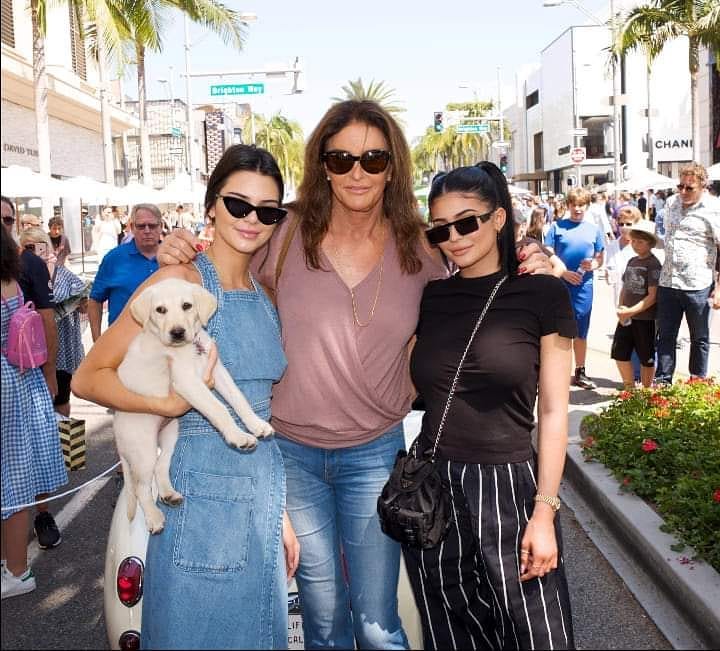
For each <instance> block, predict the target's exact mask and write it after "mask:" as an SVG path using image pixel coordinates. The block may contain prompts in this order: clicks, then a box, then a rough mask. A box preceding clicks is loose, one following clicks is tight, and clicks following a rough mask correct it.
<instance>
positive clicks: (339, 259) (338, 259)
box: [332, 242, 385, 328]
mask: <svg viewBox="0 0 720 651" xmlns="http://www.w3.org/2000/svg"><path fill="white" fill-rule="evenodd" d="M332 250H333V257H334V258H335V260H333V264H334V265H335V266H338V262H339V263H340V265H339V266H341V267H343V268H344V269H347V267H345V265H344V264H343V263H342V256H341V255H340V251H339V250H338V248H337V246H336V245H335V244H333V245H332ZM384 264H385V243H384V242H383V252H382V255H381V256H380V269H379V271H378V280H377V286H376V287H375V298H374V299H373V304H372V307H371V308H370V318H369V319H368V320H367V323H361V322H360V318H359V317H358V311H357V301H356V299H355V290H354V289H353V288H352V287H348V290H349V291H350V299H351V301H352V310H353V319H354V320H355V324H356V325H357V326H358V327H359V328H366V327H367V326H369V325H370V324H371V323H372V320H373V318H374V316H375V308H376V307H377V302H378V299H379V298H380V288H381V287H382V277H383V267H384ZM346 286H347V285H346Z"/></svg>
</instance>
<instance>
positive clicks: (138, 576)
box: [116, 556, 144, 608]
mask: <svg viewBox="0 0 720 651" xmlns="http://www.w3.org/2000/svg"><path fill="white" fill-rule="evenodd" d="M143 570H144V566H143V562H142V561H141V560H140V559H139V558H137V556H129V557H128V558H126V559H125V560H123V562H122V563H120V566H119V567H118V571H117V580H116V585H117V593H118V598H119V599H120V601H121V602H122V603H123V605H125V606H127V607H128V608H132V607H133V606H134V605H135V604H136V603H137V602H138V601H140V599H141V598H142V593H143Z"/></svg>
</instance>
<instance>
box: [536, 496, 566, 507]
mask: <svg viewBox="0 0 720 651" xmlns="http://www.w3.org/2000/svg"><path fill="white" fill-rule="evenodd" d="M535 501H536V502H545V504H547V505H548V506H549V507H550V508H551V509H552V510H553V511H559V510H560V498H559V497H552V496H551V495H543V494H542V493H537V495H535Z"/></svg>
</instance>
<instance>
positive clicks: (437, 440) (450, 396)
mask: <svg viewBox="0 0 720 651" xmlns="http://www.w3.org/2000/svg"><path fill="white" fill-rule="evenodd" d="M506 280H507V276H503V277H502V278H501V279H500V280H498V282H497V284H496V285H495V287H494V288H493V290H492V292H490V296H489V297H488V300H487V303H485V307H484V308H483V311H482V312H481V313H480V316H479V317H478V320H477V323H475V327H474V328H473V331H472V334H471V335H470V340H469V341H468V343H467V346H465V350H464V352H463V354H462V357H461V358H460V363H459V364H458V367H457V371H456V372H455V377H454V378H453V381H452V384H451V385H450V393H449V394H448V399H447V402H446V403H445V411H444V412H443V415H442V418H441V419H440V425H439V426H438V433H437V436H436V437H435V445H433V451H432V456H431V457H430V461H435V453H436V452H437V448H438V444H439V443H440V435H441V434H442V431H443V428H444V427H445V419H446V418H447V415H448V411H450V403H451V402H452V399H453V396H454V395H455V387H456V386H457V382H458V378H459V377H460V371H462V367H463V364H464V363H465V358H466V357H467V354H468V351H469V350H470V346H472V342H473V339H475V334H476V333H477V331H478V328H479V327H480V324H481V323H482V321H483V319H484V318H485V314H486V313H487V311H488V310H489V309H490V304H491V303H492V302H493V299H494V298H495V294H497V292H498V290H499V289H500V286H501V285H502V284H503V283H504V282H505V281H506Z"/></svg>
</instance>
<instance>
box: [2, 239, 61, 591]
mask: <svg viewBox="0 0 720 651" xmlns="http://www.w3.org/2000/svg"><path fill="white" fill-rule="evenodd" d="M0 238H1V240H0V245H1V251H0V253H1V254H2V256H1V257H0V280H1V281H2V304H1V309H2V321H1V330H0V333H1V343H2V346H1V347H2V355H1V357H0V369H1V372H2V376H1V377H2V404H1V409H2V414H1V416H0V418H1V423H0V435H1V437H2V441H1V443H2V445H1V447H0V453H1V454H2V463H1V465H0V474H1V475H2V508H3V511H2V540H3V559H2V568H1V570H0V571H1V572H2V598H3V599H6V598H8V597H15V596H17V595H21V594H26V593H28V592H31V591H33V590H34V589H35V577H34V575H33V572H32V569H31V568H29V567H28V562H27V546H28V531H29V529H30V510H29V508H28V507H27V506H25V505H27V504H32V503H33V502H34V501H35V496H36V495H39V494H44V493H51V492H53V491H55V490H57V489H58V488H60V487H61V486H63V485H64V484H66V483H67V472H66V470H65V464H64V462H63V457H62V451H61V449H60V438H59V436H58V428H57V422H56V420H55V413H54V410H53V404H52V398H51V396H50V392H49V390H48V386H47V384H46V382H45V378H44V376H43V371H42V369H41V368H40V366H39V365H40V364H42V363H43V362H44V361H46V360H47V347H45V348H43V343H44V338H43V337H44V333H43V328H42V323H41V322H38V319H41V317H40V316H39V315H38V314H37V313H34V312H32V311H31V310H30V307H29V306H26V305H25V298H24V296H23V293H22V290H21V289H20V286H19V284H18V278H19V274H20V260H19V255H18V250H17V245H16V244H15V242H14V241H13V239H12V236H11V235H10V233H9V232H8V231H7V229H6V228H5V227H2V228H0ZM11 331H12V333H11ZM11 334H12V337H11ZM43 350H44V353H45V354H44V355H43ZM6 509H7V510H6Z"/></svg>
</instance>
